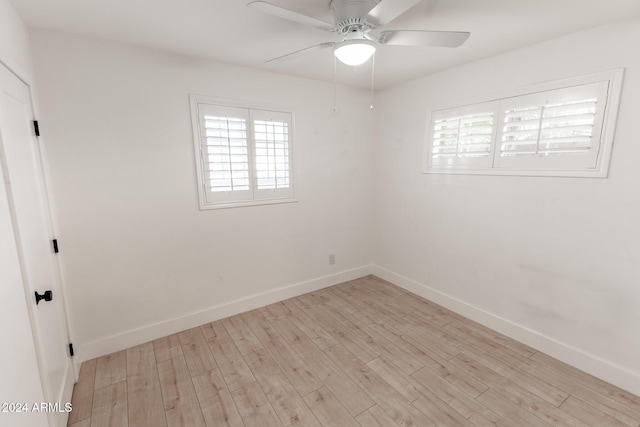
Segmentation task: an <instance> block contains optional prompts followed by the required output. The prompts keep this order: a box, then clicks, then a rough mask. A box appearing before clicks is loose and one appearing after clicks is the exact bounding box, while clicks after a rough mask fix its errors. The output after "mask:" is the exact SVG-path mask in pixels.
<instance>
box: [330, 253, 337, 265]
mask: <svg viewBox="0 0 640 427" xmlns="http://www.w3.org/2000/svg"><path fill="white" fill-rule="evenodd" d="M335 263H336V254H329V265H333V264H335Z"/></svg>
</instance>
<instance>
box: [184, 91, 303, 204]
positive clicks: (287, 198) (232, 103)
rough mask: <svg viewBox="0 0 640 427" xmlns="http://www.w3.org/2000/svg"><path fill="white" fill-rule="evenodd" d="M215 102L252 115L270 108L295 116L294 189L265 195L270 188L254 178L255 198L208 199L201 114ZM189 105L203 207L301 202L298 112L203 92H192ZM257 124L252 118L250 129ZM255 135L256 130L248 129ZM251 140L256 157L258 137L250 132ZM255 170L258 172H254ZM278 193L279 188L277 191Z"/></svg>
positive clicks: (291, 141) (291, 137)
mask: <svg viewBox="0 0 640 427" xmlns="http://www.w3.org/2000/svg"><path fill="white" fill-rule="evenodd" d="M201 104H204V105H212V106H218V107H221V108H230V109H231V108H241V109H246V110H247V117H249V118H250V117H251V114H250V113H251V111H266V112H273V113H278V114H281V113H284V114H288V115H290V117H291V122H290V123H289V125H290V129H289V147H288V150H289V180H290V181H289V182H290V187H291V191H290V192H288V193H289V194H287V195H278V196H275V197H264V194H265V191H266V190H258V189H257V187H256V182H255V179H254V180H252V182H251V184H250V187H251V190H250V191H251V194H252V198H250V199H246V200H229V201H224V200H222V201H210V200H208V198H207V189H206V186H205V175H206V168H205V166H204V163H203V162H204V159H203V157H202V151H201V150H202V134H201V116H200V111H199V105H201ZM189 106H190V111H191V126H192V132H193V135H192V140H193V150H194V151H193V154H194V161H195V166H196V168H195V169H196V182H197V190H198V203H199V208H200V210H210V209H225V208H234V207H242V206H259V205H271V204H282V203H295V202H297V201H298V199H297V198H296V187H295V183H296V181H297V179H296V173H295V170H296V169H295V166H294V165H295V163H296V162H295V153H296V150H295V148H294V145H295V142H294V131H295V115H294V112H293V108H290V107H286V106H282V105H275V104H268V103H262V102H255V101H245V100H233V99H224V98H215V97H210V96H203V95H194V94H189ZM251 126H253V123H252V121H251V120H249V123H248V128H249V127H251ZM248 133H250V134H251V135H252V134H253V132H248ZM247 143H248V145H249V147H248V150H249V156H250V157H251V158H253V156H254V153H253V151H254V149H255V147H254V146H253V144H254V138H253V136H249V135H247ZM253 161H254V160H252V161H250V164H253V163H252V162H253ZM254 172H255V171H254ZM276 193H278V192H277V190H276Z"/></svg>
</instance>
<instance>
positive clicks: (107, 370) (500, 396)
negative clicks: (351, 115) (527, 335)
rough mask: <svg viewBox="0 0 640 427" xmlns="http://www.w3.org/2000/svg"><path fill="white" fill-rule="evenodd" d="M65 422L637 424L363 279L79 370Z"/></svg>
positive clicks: (622, 411)
mask: <svg viewBox="0 0 640 427" xmlns="http://www.w3.org/2000/svg"><path fill="white" fill-rule="evenodd" d="M72 403H73V411H72V412H71V414H70V418H69V425H70V426H73V427H89V426H91V427H98V426H117V427H127V426H129V427H134V426H149V427H162V426H167V427H173V426H180V427H183V426H184V427H198V426H208V427H214V426H215V427H219V426H246V427H250V426H259V427H268V426H289V425H298V426H305V427H306V426H311V427H313V426H339V427H344V426H366V427H369V426H371V427H375V426H381V427H393V426H415V427H423V426H446V427H452V426H471V427H473V426H478V427H484V426H509V427H513V426H517V427H526V426H549V425H551V426H598V427H608V426H623V427H624V426H627V427H628V426H632V427H638V426H640V398H639V397H637V396H634V395H632V394H630V393H627V392H625V391H623V390H621V389H619V388H616V387H614V386H612V385H610V384H607V383H605V382H603V381H601V380H598V379H596V378H594V377H592V376H590V375H588V374H585V373H583V372H581V371H579V370H577V369H575V368H572V367H570V366H568V365H566V364H564V363H561V362H559V361H557V360H555V359H553V358H551V357H549V356H547V355H545V354H542V353H540V352H537V351H536V350H534V349H532V348H530V347H528V346H526V345H523V344H521V343H519V342H516V341H514V340H512V339H509V338H507V337H505V336H503V335H501V334H499V333H497V332H495V331H492V330H490V329H487V328H485V327H483V326H480V325H478V324H477V323H474V322H472V321H470V320H468V319H465V318H463V317H461V316H459V315H457V314H455V313H452V312H450V311H448V310H446V309H443V308H442V307H439V306H437V305H435V304H433V303H431V302H429V301H426V300H424V299H422V298H420V297H418V296H416V295H413V294H411V293H408V292H406V291H404V290H403V289H401V288H398V287H396V286H393V285H391V284H389V283H387V282H385V281H383V280H381V279H378V278H376V277H373V276H370V277H366V278H363V279H358V280H354V281H351V282H346V283H342V284H340V285H337V286H333V287H330V288H327V289H323V290H321V291H317V292H313V293H310V294H307V295H303V296H299V297H296V298H292V299H289V300H286V301H283V302H279V303H276V304H272V305H269V306H266V307H263V308H260V309H257V310H253V311H250V312H247V313H244V314H240V315H236V316H233V317H230V318H227V319H223V320H219V321H216V322H212V323H208V324H206V325H203V326H200V327H197V328H194V329H190V330H188V331H184V332H181V333H179V334H176V335H171V336H168V337H165V338H162V339H159V340H155V341H153V342H149V343H146V344H143V345H140V346H137V347H133V348H130V349H128V350H124V351H121V352H118V353H114V354H111V355H108V356H104V357H100V358H98V359H94V360H91V361H88V362H85V363H83V364H82V368H81V371H80V380H79V382H78V383H77V384H76V385H75V388H74V392H73V401H72Z"/></svg>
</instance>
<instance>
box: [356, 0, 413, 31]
mask: <svg viewBox="0 0 640 427" xmlns="http://www.w3.org/2000/svg"><path fill="white" fill-rule="evenodd" d="M420 1H421V0H382V1H381V2H380V3H378V4H377V5H376V6H375V7H374V8H373V9H371V10H370V11H369V13H367V15H366V16H365V18H366V19H367V22H369V23H370V24H373V25H374V26H376V27H379V26H381V25H386V24H388V23H389V22H391V21H393V20H394V19H396V18H397V17H398V16H400V15H402V14H403V13H405V12H406V11H407V10H409V9H411V8H412V7H413V6H415V5H417V4H418V3H420Z"/></svg>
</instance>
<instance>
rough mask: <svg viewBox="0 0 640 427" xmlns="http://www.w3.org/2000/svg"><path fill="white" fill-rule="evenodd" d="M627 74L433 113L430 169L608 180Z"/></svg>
mask: <svg viewBox="0 0 640 427" xmlns="http://www.w3.org/2000/svg"><path fill="white" fill-rule="evenodd" d="M622 74H623V73H622V70H614V71H607V72H603V73H598V74H592V75H590V76H583V77H577V78H574V79H568V80H564V81H561V82H551V83H544V84H540V85H536V86H532V87H529V88H522V89H518V90H513V91H506V92H505V93H503V94H502V97H495V98H485V99H484V100H488V101H487V102H482V101H483V100H482V99H477V100H476V101H475V102H470V103H467V104H458V105H455V106H452V107H447V108H440V109H434V110H431V111H430V115H429V117H430V122H429V123H430V126H429V128H428V132H427V138H426V144H425V145H426V147H425V165H426V168H425V172H428V173H473V174H500V175H539V176H543V175H550V176H584V177H587V176H590V177H606V175H607V171H608V167H609V159H610V157H611V149H612V146H613V134H614V129H615V120H616V114H617V108H618V103H619V99H620V92H621V88H622Z"/></svg>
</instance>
